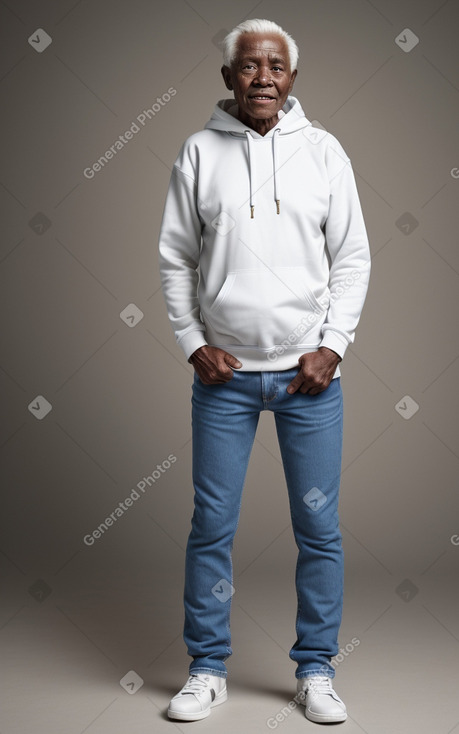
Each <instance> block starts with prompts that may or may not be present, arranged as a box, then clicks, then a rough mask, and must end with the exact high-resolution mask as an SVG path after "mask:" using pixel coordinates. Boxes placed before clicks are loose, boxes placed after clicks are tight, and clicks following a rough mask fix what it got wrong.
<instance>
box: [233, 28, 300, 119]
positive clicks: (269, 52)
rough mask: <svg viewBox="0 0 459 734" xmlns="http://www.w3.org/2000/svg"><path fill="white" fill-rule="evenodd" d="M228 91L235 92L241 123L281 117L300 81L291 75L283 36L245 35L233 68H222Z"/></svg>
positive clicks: (240, 40)
mask: <svg viewBox="0 0 459 734" xmlns="http://www.w3.org/2000/svg"><path fill="white" fill-rule="evenodd" d="M222 74H223V79H224V80H225V84H226V86H227V88H228V89H232V90H233V91H234V98H235V100H236V102H237V104H238V107H239V117H240V119H256V120H268V119H270V118H271V117H275V116H276V117H277V113H278V112H279V110H280V109H282V107H283V106H284V104H285V102H286V100H287V97H288V95H289V94H290V92H291V90H292V87H293V82H294V80H295V77H296V70H295V71H293V72H292V71H291V69H290V59H289V55H288V48H287V44H286V42H285V40H284V39H283V38H282V36H278V35H276V34H274V33H273V34H263V33H243V34H242V35H241V36H240V37H239V43H238V53H237V55H236V58H235V60H234V62H233V64H232V65H231V68H228V67H227V66H223V67H222Z"/></svg>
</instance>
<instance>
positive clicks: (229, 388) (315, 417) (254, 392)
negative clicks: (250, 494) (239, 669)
mask: <svg viewBox="0 0 459 734" xmlns="http://www.w3.org/2000/svg"><path fill="white" fill-rule="evenodd" d="M298 369H299V368H296V367H294V368H293V369H289V370H284V371H281V372H248V371H246V372H239V371H238V370H234V374H233V378H232V379H231V380H230V381H229V382H227V383H225V384H222V385H204V383H203V382H201V380H200V379H199V377H198V376H197V374H196V373H195V374H194V382H193V395H192V429H193V483H194V489H195V495H194V512H193V517H192V521H191V525H192V527H191V532H190V535H189V538H188V543H187V548H186V561H185V589H184V604H185V623H184V634H183V638H184V641H185V644H186V645H187V651H188V655H190V656H192V657H193V660H192V661H191V663H190V668H189V672H190V673H192V672H193V673H210V674H212V675H217V676H221V677H223V678H224V677H226V676H227V670H226V666H225V660H226V659H227V658H228V657H229V656H230V655H231V654H232V652H233V651H232V649H231V635H230V607H231V597H232V593H234V588H233V575H232V573H233V567H232V558H231V552H232V548H233V540H234V535H235V533H236V529H237V525H238V521H239V512H240V507H241V497H242V489H243V485H244V480H245V476H246V472H247V467H248V463H249V458H250V453H251V450H252V445H253V441H254V438H255V432H256V428H257V424H258V420H259V416H260V411H261V410H272V411H273V413H274V418H275V422H276V430H277V437H278V441H279V447H280V452H281V456H282V462H283V467H284V474H285V478H286V483H287V489H288V495H289V505H290V515H291V519H292V527H293V532H294V536H295V542H296V545H297V547H298V560H297V565H296V574H295V584H296V592H297V598H298V608H297V617H296V634H297V639H296V642H295V643H294V645H293V647H292V648H291V650H290V652H289V657H290V658H291V659H292V660H293V661H294V662H296V664H297V667H296V672H295V676H296V678H305V677H308V676H310V675H318V674H319V675H329V676H330V677H331V678H333V677H334V675H335V670H334V668H333V667H332V666H331V664H330V658H331V657H332V656H334V655H336V654H337V653H338V651H339V647H338V631H339V627H340V624H341V614H342V603H343V550H342V545H341V533H340V529H339V518H338V495H339V481H340V473H341V447H342V423H343V421H342V417H343V412H342V402H343V401H342V394H341V384H340V378H339V377H336V378H334V379H333V380H332V381H331V383H330V385H329V386H328V388H327V389H326V390H324V391H323V392H322V393H319V394H318V395H307V394H306V395H304V394H303V393H301V392H299V391H297V392H296V393H294V394H293V395H289V393H287V391H286V388H287V385H288V384H289V382H290V381H291V380H292V379H293V377H294V376H295V375H296V374H297V373H298ZM271 490H272V488H270V490H269V491H271ZM260 521H261V518H260ZM254 532H256V527H255V528H254Z"/></svg>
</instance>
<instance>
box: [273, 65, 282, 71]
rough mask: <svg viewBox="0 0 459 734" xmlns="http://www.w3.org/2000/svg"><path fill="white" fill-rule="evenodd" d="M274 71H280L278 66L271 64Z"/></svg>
mask: <svg viewBox="0 0 459 734" xmlns="http://www.w3.org/2000/svg"><path fill="white" fill-rule="evenodd" d="M273 69H274V71H282V68H281V67H280V66H273Z"/></svg>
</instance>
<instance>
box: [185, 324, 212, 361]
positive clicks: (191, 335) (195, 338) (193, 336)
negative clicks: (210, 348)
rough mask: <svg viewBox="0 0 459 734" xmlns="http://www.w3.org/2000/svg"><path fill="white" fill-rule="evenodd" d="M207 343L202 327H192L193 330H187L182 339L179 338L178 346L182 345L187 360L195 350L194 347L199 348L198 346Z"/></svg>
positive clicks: (203, 345)
mask: <svg viewBox="0 0 459 734" xmlns="http://www.w3.org/2000/svg"><path fill="white" fill-rule="evenodd" d="M206 344H207V342H206V340H205V338H204V332H203V331H202V329H194V330H193V331H189V332H188V334H185V336H184V337H183V339H181V340H180V342H179V346H180V347H182V349H183V351H184V352H185V357H186V358H187V361H188V360H189V358H190V357H191V355H192V354H193V352H195V351H196V349H199V347H205V346H206Z"/></svg>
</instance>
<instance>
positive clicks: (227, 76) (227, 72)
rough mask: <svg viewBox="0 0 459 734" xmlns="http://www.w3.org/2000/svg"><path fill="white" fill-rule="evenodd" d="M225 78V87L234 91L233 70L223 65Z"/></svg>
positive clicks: (222, 69)
mask: <svg viewBox="0 0 459 734" xmlns="http://www.w3.org/2000/svg"><path fill="white" fill-rule="evenodd" d="M220 71H221V73H222V77H223V81H224V82H225V86H226V88H227V89H232V88H233V85H232V84H231V70H230V68H229V67H228V66H225V65H223V66H222V68H221V69H220Z"/></svg>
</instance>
